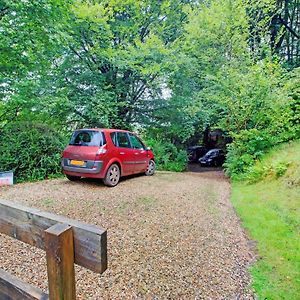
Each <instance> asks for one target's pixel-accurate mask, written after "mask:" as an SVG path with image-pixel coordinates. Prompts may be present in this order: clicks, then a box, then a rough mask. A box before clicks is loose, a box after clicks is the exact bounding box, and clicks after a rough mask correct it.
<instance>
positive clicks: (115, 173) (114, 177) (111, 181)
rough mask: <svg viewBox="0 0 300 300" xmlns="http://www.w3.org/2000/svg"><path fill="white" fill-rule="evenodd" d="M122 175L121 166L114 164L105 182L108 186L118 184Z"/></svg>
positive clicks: (109, 169) (108, 171)
mask: <svg viewBox="0 0 300 300" xmlns="http://www.w3.org/2000/svg"><path fill="white" fill-rule="evenodd" d="M120 175H121V172H120V168H119V166H118V165H117V164H112V165H111V166H110V167H109V168H108V170H107V172H106V175H105V178H104V179H103V182H104V184H105V185H107V186H116V185H117V184H118V183H119V180H120Z"/></svg>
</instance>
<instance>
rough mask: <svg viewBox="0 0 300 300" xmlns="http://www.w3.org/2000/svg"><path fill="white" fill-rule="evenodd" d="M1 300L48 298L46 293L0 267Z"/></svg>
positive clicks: (46, 299) (39, 299)
mask: <svg viewBox="0 0 300 300" xmlns="http://www.w3.org/2000/svg"><path fill="white" fill-rule="evenodd" d="M0 299H1V300H16V299H22V300H48V299H49V297H48V295H47V294H45V293H44V292H42V291H41V290H39V289H38V288H36V287H33V286H31V285H30V284H28V283H25V282H23V281H21V280H19V279H18V278H17V277H15V276H13V275H10V274H8V273H7V272H5V271H3V270H1V269H0Z"/></svg>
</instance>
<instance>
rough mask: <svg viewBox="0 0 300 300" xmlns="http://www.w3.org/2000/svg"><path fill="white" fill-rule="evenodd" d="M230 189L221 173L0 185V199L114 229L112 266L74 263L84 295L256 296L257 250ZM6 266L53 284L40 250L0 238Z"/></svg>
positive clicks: (111, 234)
mask: <svg viewBox="0 0 300 300" xmlns="http://www.w3.org/2000/svg"><path fill="white" fill-rule="evenodd" d="M229 194H230V185H229V183H228V181H227V180H226V179H225V178H224V177H223V174H222V172H206V173H199V174H196V173H191V172H188V173H181V174H176V173H158V174H156V175H155V176H153V177H150V178H149V177H145V176H138V177H133V178H129V179H126V180H123V181H122V182H121V183H120V184H119V185H118V186H117V187H115V188H107V187H104V186H103V185H102V184H101V183H97V182H91V181H85V182H79V183H78V182H76V183H72V182H69V181H67V180H65V179H59V180H49V181H44V182H38V183H28V184H19V185H15V186H13V187H10V188H1V189H0V198H3V199H7V200H12V201H16V202H22V203H24V204H25V205H28V206H31V207H37V208H40V209H44V210H47V211H51V212H55V213H57V214H62V215H66V216H68V217H70V218H74V219H78V220H81V221H85V222H88V223H92V224H96V225H99V226H101V227H104V228H107V229H108V251H109V252H108V259H109V267H108V270H107V271H106V272H105V273H104V274H103V275H97V274H94V273H92V272H90V271H88V270H86V269H82V268H80V267H76V271H77V273H76V277H77V293H78V295H79V296H80V297H78V299H136V298H147V299H252V295H251V292H250V291H249V290H248V287H249V275H248V273H247V267H248V266H249V263H250V262H251V260H252V254H251V251H250V249H249V246H248V242H247V239H246V237H245V235H244V233H243V231H242V229H241V228H240V224H239V221H238V219H237V217H236V215H235V213H234V210H233V208H232V206H231V204H230V202H229ZM0 267H1V268H4V269H5V270H9V272H10V273H12V274H14V275H17V276H18V277H20V278H22V279H23V280H25V281H28V282H30V283H32V284H34V285H36V286H39V287H40V288H42V289H44V290H45V291H46V289H47V274H46V264H45V257H44V253H43V252H42V251H40V250H37V249H35V248H31V247H29V246H27V245H25V244H23V243H20V242H17V241H15V240H11V239H10V238H7V237H5V236H1V235H0Z"/></svg>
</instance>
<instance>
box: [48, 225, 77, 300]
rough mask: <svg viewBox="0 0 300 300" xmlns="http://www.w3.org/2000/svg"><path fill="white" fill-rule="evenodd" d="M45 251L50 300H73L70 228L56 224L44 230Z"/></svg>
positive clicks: (71, 234) (72, 253)
mask: <svg viewBox="0 0 300 300" xmlns="http://www.w3.org/2000/svg"><path fill="white" fill-rule="evenodd" d="M45 250H46V259H47V272H48V284H49V299H50V300H75V299H76V292H75V270H74V243H73V230H72V227H71V226H69V225H67V224H64V223H57V224H55V225H53V226H51V227H50V228H48V229H47V230H45Z"/></svg>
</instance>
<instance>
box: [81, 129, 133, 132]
mask: <svg viewBox="0 0 300 300" xmlns="http://www.w3.org/2000/svg"><path fill="white" fill-rule="evenodd" d="M81 130H94V131H102V132H109V133H110V132H115V131H121V132H131V131H129V130H124V129H114V128H80V129H76V130H75V131H81Z"/></svg>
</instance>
